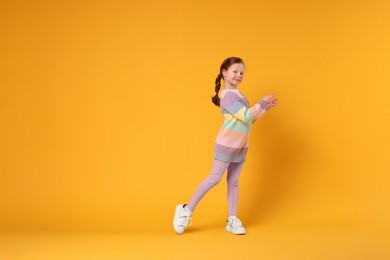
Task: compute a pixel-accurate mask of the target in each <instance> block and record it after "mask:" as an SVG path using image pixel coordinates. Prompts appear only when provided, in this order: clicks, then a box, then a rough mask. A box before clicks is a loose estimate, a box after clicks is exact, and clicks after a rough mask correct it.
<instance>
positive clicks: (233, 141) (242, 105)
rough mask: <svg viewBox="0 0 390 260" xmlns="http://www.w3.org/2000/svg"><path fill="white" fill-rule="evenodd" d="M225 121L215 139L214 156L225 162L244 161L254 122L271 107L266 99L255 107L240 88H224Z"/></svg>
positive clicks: (222, 97) (221, 99)
mask: <svg viewBox="0 0 390 260" xmlns="http://www.w3.org/2000/svg"><path fill="white" fill-rule="evenodd" d="M220 106H221V113H222V116H223V118H224V123H223V125H222V127H221V129H220V131H219V133H218V136H217V138H216V140H215V147H214V158H215V159H216V160H218V161H223V162H244V161H245V158H246V153H247V151H248V137H249V133H250V130H251V127H252V124H253V123H254V122H255V121H256V120H257V119H258V118H260V117H262V116H263V115H264V114H265V113H266V112H267V111H268V109H269V108H270V107H271V105H269V104H268V103H267V102H266V101H265V100H264V99H262V100H260V101H259V102H258V103H256V104H255V105H254V106H253V107H249V103H248V100H247V99H246V97H245V96H244V95H243V94H242V93H241V92H240V91H239V90H238V89H224V90H222V92H221V95H220Z"/></svg>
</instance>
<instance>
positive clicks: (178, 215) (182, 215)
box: [173, 204, 192, 235]
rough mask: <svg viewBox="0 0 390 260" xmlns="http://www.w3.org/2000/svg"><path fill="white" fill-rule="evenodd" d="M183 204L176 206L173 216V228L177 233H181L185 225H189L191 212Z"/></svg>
mask: <svg viewBox="0 0 390 260" xmlns="http://www.w3.org/2000/svg"><path fill="white" fill-rule="evenodd" d="M185 206H186V204H185V205H183V204H179V205H177V206H176V211H175V216H174V218H173V228H174V229H175V231H176V233H178V234H179V235H181V234H183V232H184V230H185V229H186V228H187V226H191V217H192V214H191V213H190V212H188V210H186V209H185V208H184V207H185Z"/></svg>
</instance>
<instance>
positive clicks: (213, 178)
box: [208, 176, 221, 186]
mask: <svg viewBox="0 0 390 260" xmlns="http://www.w3.org/2000/svg"><path fill="white" fill-rule="evenodd" d="M220 181H221V177H218V176H210V178H209V179H208V182H209V183H210V185H212V186H215V185H217V184H218V183H219V182H220Z"/></svg>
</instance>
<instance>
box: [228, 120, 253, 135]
mask: <svg viewBox="0 0 390 260" xmlns="http://www.w3.org/2000/svg"><path fill="white" fill-rule="evenodd" d="M251 127H252V125H251V124H244V123H241V122H240V121H236V122H234V121H231V120H227V121H225V122H224V124H223V125H222V128H225V129H229V130H232V131H235V132H240V133H249V132H250V131H251Z"/></svg>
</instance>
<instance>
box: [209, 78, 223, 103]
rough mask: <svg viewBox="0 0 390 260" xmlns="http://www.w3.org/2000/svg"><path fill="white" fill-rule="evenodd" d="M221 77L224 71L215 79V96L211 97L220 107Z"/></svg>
mask: <svg viewBox="0 0 390 260" xmlns="http://www.w3.org/2000/svg"><path fill="white" fill-rule="evenodd" d="M221 79H222V73H219V74H218V76H217V78H216V79H215V96H214V97H212V98H211V100H212V102H213V103H214V105H216V106H217V107H219V97H218V93H219V90H220V89H221Z"/></svg>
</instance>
